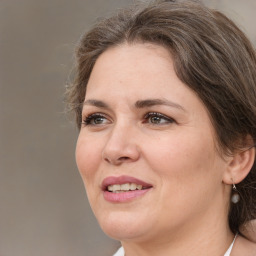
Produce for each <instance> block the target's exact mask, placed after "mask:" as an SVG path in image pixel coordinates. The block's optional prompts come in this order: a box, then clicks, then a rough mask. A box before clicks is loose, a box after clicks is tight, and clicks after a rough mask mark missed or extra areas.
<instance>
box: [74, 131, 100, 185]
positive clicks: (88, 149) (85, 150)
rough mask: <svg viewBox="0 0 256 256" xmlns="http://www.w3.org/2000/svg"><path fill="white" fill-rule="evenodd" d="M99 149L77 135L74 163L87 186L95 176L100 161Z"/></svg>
mask: <svg viewBox="0 0 256 256" xmlns="http://www.w3.org/2000/svg"><path fill="white" fill-rule="evenodd" d="M92 145H93V146H92ZM99 151H100V149H99V147H98V146H97V145H95V143H94V144H92V143H91V141H89V140H88V139H85V138H84V137H82V136H81V135H79V137H78V140H77V145H76V163H77V167H78V170H79V172H80V175H81V176H82V179H83V181H84V183H85V185H87V184H88V183H89V182H90V181H91V180H92V179H93V178H94V176H95V174H96V170H97V168H98V165H99V163H100V160H101V154H99Z"/></svg>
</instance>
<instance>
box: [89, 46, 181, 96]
mask: <svg viewBox="0 0 256 256" xmlns="http://www.w3.org/2000/svg"><path fill="white" fill-rule="evenodd" d="M168 79H169V80H172V81H173V82H174V81H175V82H176V83H180V84H182V82H181V81H180V80H179V79H178V77H177V76H176V74H175V72H174V68H173V62H172V58H171V54H170V53H169V51H168V50H167V49H165V48H164V47H162V46H159V45H154V44H149V43H137V44H122V45H119V46H115V47H111V48H109V49H107V50H106V51H105V52H103V53H102V54H101V55H100V56H99V58H98V59H97V61H96V63H95V65H94V67H93V70H92V73H91V75H90V78H89V82H88V85H87V93H90V92H91V91H97V89H99V90H101V91H102V90H104V89H106V88H108V87H111V88H112V89H114V88H115V90H118V89H120V88H121V87H122V89H123V90H124V89H125V90H127V91H128V90H129V89H135V90H136V91H138V90H139V89H140V88H142V87H143V88H149V87H150V90H155V93H157V92H158V91H159V89H160V88H161V87H163V86H164V85H167V83H166V82H167V80H168ZM134 85H135V88H133V87H134ZM103 87H104V88H103Z"/></svg>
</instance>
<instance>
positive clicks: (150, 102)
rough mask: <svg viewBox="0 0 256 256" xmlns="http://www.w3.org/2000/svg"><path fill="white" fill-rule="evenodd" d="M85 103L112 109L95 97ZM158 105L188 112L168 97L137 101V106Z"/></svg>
mask: <svg viewBox="0 0 256 256" xmlns="http://www.w3.org/2000/svg"><path fill="white" fill-rule="evenodd" d="M83 105H91V106H95V107H98V108H106V109H110V106H109V105H108V104H107V103H105V102H104V101H101V100H95V99H89V100H86V101H84V103H83ZM157 105H165V106H170V107H173V108H177V109H180V110H182V111H184V112H186V110H185V109H184V108H183V107H182V106H181V105H179V104H178V103H175V102H172V101H169V100H167V99H146V100H138V101H136V103H135V107H136V108H147V107H152V106H157Z"/></svg>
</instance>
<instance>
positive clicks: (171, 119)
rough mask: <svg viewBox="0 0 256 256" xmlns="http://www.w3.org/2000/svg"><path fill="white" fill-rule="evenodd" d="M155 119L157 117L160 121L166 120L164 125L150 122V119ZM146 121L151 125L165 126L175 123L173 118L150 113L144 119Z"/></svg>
mask: <svg viewBox="0 0 256 256" xmlns="http://www.w3.org/2000/svg"><path fill="white" fill-rule="evenodd" d="M153 117H157V118H159V119H162V120H164V123H157V124H155V123H153V122H149V119H150V118H153ZM144 120H145V121H147V123H149V124H151V125H164V124H169V123H174V122H175V120H174V119H173V118H171V117H168V116H166V115H163V114H161V113H158V112H149V113H147V114H146V115H145V117H144ZM145 121H143V123H145Z"/></svg>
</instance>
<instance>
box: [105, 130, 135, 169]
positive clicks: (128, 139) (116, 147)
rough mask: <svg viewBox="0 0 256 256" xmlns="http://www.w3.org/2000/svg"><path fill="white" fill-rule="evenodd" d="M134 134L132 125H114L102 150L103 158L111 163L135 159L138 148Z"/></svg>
mask: <svg viewBox="0 0 256 256" xmlns="http://www.w3.org/2000/svg"><path fill="white" fill-rule="evenodd" d="M135 135H136V131H135V130H134V129H133V128H132V127H130V126H126V127H125V126H118V125H116V126H115V127H114V129H112V131H111V132H110V133H109V134H108V139H107V141H106V144H105V147H104V148H103V151H102V158H103V160H104V161H106V162H108V163H109V164H112V165H121V164H122V163H125V162H135V161H137V160H138V159H139V157H140V150H139V146H138V141H136V136H135Z"/></svg>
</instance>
